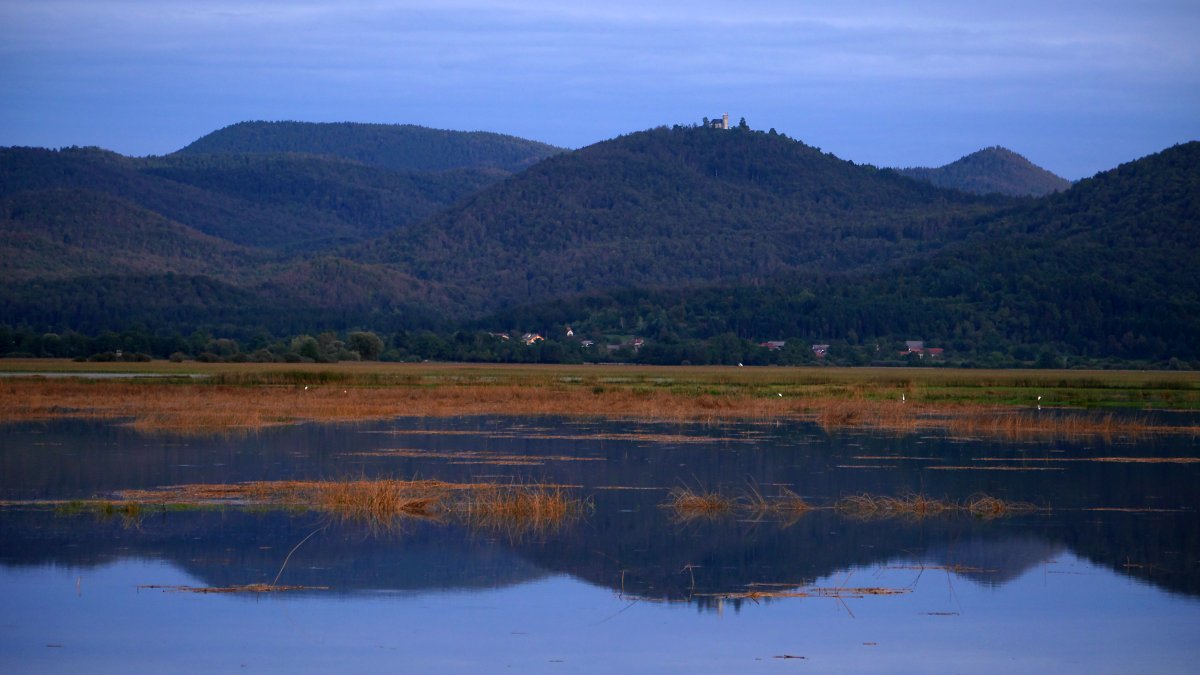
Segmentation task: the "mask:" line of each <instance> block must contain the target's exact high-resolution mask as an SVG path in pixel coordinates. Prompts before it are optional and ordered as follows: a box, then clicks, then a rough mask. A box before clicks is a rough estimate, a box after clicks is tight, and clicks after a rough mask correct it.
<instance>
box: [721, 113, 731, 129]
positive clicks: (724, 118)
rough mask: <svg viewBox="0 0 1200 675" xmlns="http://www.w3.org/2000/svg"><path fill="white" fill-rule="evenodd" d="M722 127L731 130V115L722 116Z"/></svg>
mask: <svg viewBox="0 0 1200 675" xmlns="http://www.w3.org/2000/svg"><path fill="white" fill-rule="evenodd" d="M721 125H722V126H721V128H722V129H728V128H729V113H725V114H724V115H721Z"/></svg>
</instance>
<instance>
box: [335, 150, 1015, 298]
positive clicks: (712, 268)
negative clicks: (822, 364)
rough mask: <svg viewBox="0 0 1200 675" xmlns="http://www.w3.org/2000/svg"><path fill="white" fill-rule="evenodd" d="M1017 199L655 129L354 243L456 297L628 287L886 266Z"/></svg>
mask: <svg viewBox="0 0 1200 675" xmlns="http://www.w3.org/2000/svg"><path fill="white" fill-rule="evenodd" d="M1012 204H1013V202H1009V201H1005V200H1004V199H1001V198H989V199H984V198H979V197H973V196H970V195H966V194H963V193H961V192H955V191H946V190H942V189H940V188H937V187H934V186H932V185H927V184H923V183H920V182H917V181H913V180H910V179H907V178H904V177H903V176H900V175H899V174H897V173H895V172H893V171H890V170H879V169H876V168H874V167H870V166H860V165H855V164H854V163H852V162H847V161H844V160H840V159H838V158H836V157H834V156H832V155H829V154H825V153H822V152H821V151H820V150H818V149H816V148H812V147H809V146H807V145H805V144H803V143H800V142H798V141H794V140H791V139H789V138H787V137H785V136H782V135H778V134H774V133H763V132H755V131H750V130H749V129H744V128H743V129H734V130H729V131H725V130H716V129H709V128H704V127H674V128H666V127H663V128H658V129H652V130H649V131H643V132H638V133H633V134H629V135H626V136H622V137H619V138H616V139H613V140H610V141H605V142H602V143H598V144H596V145H592V146H589V147H587V148H583V149H581V150H578V151H575V152H571V153H567V154H563V155H558V156H555V157H552V158H550V159H547V160H545V161H543V162H541V163H539V164H537V165H535V166H533V167H531V168H529V169H527V170H526V171H524V172H522V173H520V174H518V175H516V176H514V177H512V178H510V179H509V180H506V181H504V182H502V183H498V184H496V185H494V186H492V187H491V188H488V189H486V190H484V191H483V192H481V193H479V194H478V195H476V196H474V197H472V198H470V199H467V200H465V201H464V202H461V203H459V204H458V205H456V206H454V207H452V208H450V209H448V210H446V211H444V212H442V213H440V214H438V215H437V216H436V217H434V218H432V219H430V220H429V221H426V222H425V223H424V224H423V225H422V227H419V228H407V229H404V230H397V231H394V232H392V233H390V234H389V235H387V236H386V237H384V238H383V239H381V240H380V241H378V242H371V243H370V244H369V245H364V246H362V247H360V248H358V249H355V250H353V251H351V252H350V253H348V255H350V256H352V257H355V258H356V259H359V260H363V261H367V262H371V263H380V264H387V265H391V266H394V267H396V268H397V269H401V270H404V271H406V272H409V273H411V274H413V275H414V276H416V277H417V278H421V279H426V280H429V281H432V282H436V283H440V284H444V285H446V286H449V287H454V288H457V289H459V290H460V292H461V296H460V303H459V305H458V306H457V307H456V308H454V309H456V310H458V311H460V312H462V311H465V310H476V311H478V310H481V309H489V308H491V309H494V308H498V307H502V306H504V305H506V304H513V303H520V302H529V301H537V300H542V299H548V298H552V297H556V296H564V295H571V294H578V293H586V292H591V291H598V290H604V289H613V288H623V287H634V286H640V287H661V286H675V285H680V284H701V283H713V282H733V281H744V282H752V281H756V280H759V281H761V280H764V279H767V278H769V277H771V276H772V275H776V274H779V273H781V272H788V271H796V270H808V271H822V272H838V273H841V272H848V271H862V270H869V269H875V268H880V267H884V266H889V265H894V264H896V263H897V261H899V260H903V259H904V258H905V257H907V256H912V255H918V254H923V253H927V252H929V251H931V250H936V249H937V248H939V247H941V246H944V245H945V244H946V243H948V242H951V241H955V240H958V239H961V238H963V237H965V236H967V235H969V234H971V233H973V232H975V231H977V230H978V224H977V221H978V220H979V219H980V218H982V217H983V216H985V215H989V214H991V213H993V212H995V211H996V210H997V209H999V208H1003V207H1008V206H1011V205H1012Z"/></svg>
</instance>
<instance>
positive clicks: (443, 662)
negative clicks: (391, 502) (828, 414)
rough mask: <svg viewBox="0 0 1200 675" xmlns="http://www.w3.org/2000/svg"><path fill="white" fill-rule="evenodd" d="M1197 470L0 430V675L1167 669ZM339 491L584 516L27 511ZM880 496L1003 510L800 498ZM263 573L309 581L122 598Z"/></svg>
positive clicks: (1193, 568)
mask: <svg viewBox="0 0 1200 675" xmlns="http://www.w3.org/2000/svg"><path fill="white" fill-rule="evenodd" d="M1198 457H1200V440H1198V439H1196V438H1194V437H1191V436H1152V437H1147V438H1139V439H1128V438H1119V437H1118V438H1104V437H1092V438H1085V439H1052V440H1047V439H1042V440H1037V439H1034V440H1006V439H986V438H982V439H981V438H955V437H952V436H949V435H947V434H943V433H922V434H919V435H897V434H888V433H870V432H859V431H832V432H831V431H826V430H824V429H822V428H821V427H819V426H816V425H813V424H809V423H804V422H782V423H761V424H759V423H722V424H716V425H711V424H707V425H706V424H679V423H651V422H644V421H621V420H617V421H613V420H606V421H597V420H578V419H564V418H511V417H472V418H452V419H441V418H438V419H428V418H424V419H418V418H401V419H397V420H392V421H388V422H375V423H369V424H341V425H337V424H302V425H296V426H289V427H279V428H269V429H265V430H261V431H257V432H253V433H245V434H235V435H226V436H210V437H178V436H168V435H161V436H159V435H145V434H141V433H138V432H135V431H133V430H132V429H130V428H128V427H125V426H121V425H119V424H112V423H107V422H80V421H61V422H53V423H26V424H17V425H8V426H4V427H0V499H3V500H7V501H9V502H10V504H9V505H8V506H7V507H6V508H5V509H4V510H2V511H0V597H3V598H5V608H4V610H3V613H2V614H0V623H2V624H3V629H2V630H0V659H2V661H0V666H3V668H2V669H3V670H4V671H5V672H79V671H88V672H130V671H134V672H156V673H161V672H224V671H239V672H255V671H257V672H262V671H280V670H289V671H313V670H317V671H339V672H456V671H457V672H487V671H493V670H500V669H508V670H512V671H514V672H559V673H562V672H613V671H628V672H689V673H696V672H741V671H758V670H761V671H764V672H793V671H809V672H822V673H829V672H864V671H867V672H879V671H883V672H898V673H899V672H913V673H926V672H930V671H935V670H936V671H942V672H971V673H988V672H996V673H1001V672H1003V673H1012V672H1053V673H1072V672H1078V673H1096V672H1139V673H1190V672H1195V668H1196V665H1195V664H1196V663H1197V662H1200V641H1197V640H1196V635H1198V634H1200V512H1198V507H1200V490H1197V489H1196V486H1197V485H1200V481H1198V479H1200V463H1195V462H1187V461H1184V460H1188V459H1195V458H1198ZM1147 459H1154V460H1156V461H1153V462H1148V461H1145V460H1147ZM1097 460H1103V461H1097ZM1134 460H1142V461H1134ZM1166 460H1169V461H1166ZM364 477H365V478H376V477H389V478H414V477H418V478H436V479H440V480H445V481H453V482H472V481H488V482H501V483H506V484H508V483H528V482H542V483H553V484H560V485H569V486H573V487H572V488H571V491H572V493H573V494H576V495H578V496H579V497H581V498H583V499H585V500H586V504H587V507H586V508H585V510H584V513H583V515H582V516H580V517H579V518H577V519H574V520H571V521H570V522H567V523H564V524H563V525H561V526H560V527H556V528H551V529H549V530H533V531H512V530H488V529H480V528H471V527H468V526H466V525H463V524H461V523H455V522H435V521H430V520H427V519H413V520H411V521H406V522H403V523H400V524H399V525H397V526H394V527H387V528H381V527H379V526H377V525H373V524H371V523H362V522H355V521H340V520H331V519H330V518H329V517H328V516H325V515H322V514H320V513H317V512H312V511H305V510H278V509H262V508H237V507H231V506H226V507H223V508H204V509H172V508H166V509H163V508H157V509H156V508H153V507H145V508H143V509H142V510H141V512H140V513H139V514H136V515H135V516H125V517H123V516H121V515H119V514H113V515H105V514H104V513H102V512H98V511H95V510H90V511H86V510H85V511H82V512H77V511H74V510H71V509H64V508H62V507H61V506H60V507H57V508H55V507H50V506H45V505H37V504H36V503H34V502H36V501H39V500H57V501H61V500H71V499H88V498H94V497H101V498H103V497H106V496H108V495H111V494H112V493H113V492H114V491H117V490H124V489H133V488H154V487H158V486H167V485H180V484H192V483H237V482H244V481H264V480H299V479H306V480H307V479H347V478H350V479H359V478H364ZM681 487H684V488H690V489H693V490H696V491H720V492H723V493H726V494H729V495H738V494H742V493H746V492H758V493H760V494H762V495H767V496H772V495H775V494H777V493H778V492H779V491H780V490H781V489H782V488H786V489H788V490H791V491H794V492H795V493H797V494H799V495H801V496H803V497H804V499H805V500H806V501H807V502H808V503H810V504H811V505H813V506H814V507H817V508H814V509H812V510H810V511H807V512H804V513H801V514H794V515H781V514H753V513H748V512H746V511H745V510H738V511H734V512H730V513H723V514H717V515H715V516H713V517H697V518H689V517H683V516H681V514H679V513H676V512H674V511H672V510H670V509H667V508H664V507H663V503H664V501H665V500H666V499H667V496H668V492H669V491H670V490H671V489H672V488H681ZM908 493H920V494H923V495H927V496H929V497H932V498H937V499H943V500H950V501H956V502H957V501H963V500H966V499H968V498H970V497H972V496H973V495H981V494H985V495H989V496H992V497H997V498H999V499H1003V500H1007V501H1010V502H1023V503H1027V504H1029V505H1031V506H1032V507H1034V508H1032V509H1030V510H1027V511H1021V512H1017V513H1014V514H1011V515H1006V516H1003V517H998V518H980V517H975V516H972V515H970V514H969V513H965V512H953V513H948V514H941V515H936V516H931V517H926V518H915V517H902V516H893V517H887V516H883V515H876V516H874V517H868V516H865V515H864V514H861V513H849V512H846V511H844V510H838V509H835V508H827V507H832V506H834V505H835V504H837V503H838V501H839V500H842V499H844V498H846V497H851V496H855V495H860V494H871V495H881V496H901V495H905V494H908ZM11 502H17V503H16V504H13V503H11ZM289 556H290V557H289ZM276 578H278V583H279V584H281V585H283V584H286V585H295V586H308V587H321V590H300V591H294V592H287V593H282V592H281V593H270V594H247V593H240V594H200V593H192V592H182V591H179V590H176V589H172V588H150V587H151V586H157V587H175V586H189V587H204V588H216V587H228V586H234V585H243V584H252V583H271V582H272V581H273V580H275V579H276Z"/></svg>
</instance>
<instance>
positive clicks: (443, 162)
mask: <svg viewBox="0 0 1200 675" xmlns="http://www.w3.org/2000/svg"><path fill="white" fill-rule="evenodd" d="M563 151H564V149H563V148H557V147H554V146H552V145H548V144H546V143H539V142H537V141H530V140H527V139H524V138H518V137H516V136H506V135H503V134H497V133H492V132H485V131H448V130H443V129H430V128H428V127H422V126H417V125H414V124H362V123H357V122H340V123H318V122H261V121H259V122H239V123H237V124H233V125H230V126H227V127H225V128H224V129H219V130H217V131H214V132H212V133H210V134H207V135H205V136H203V137H201V138H199V139H197V140H196V141H194V142H192V143H191V144H189V145H188V146H186V147H184V148H182V149H181V150H179V151H178V152H177V153H175V154H179V155H197V154H246V153H255V154H278V153H303V154H312V155H322V156H328V157H338V158H341V159H347V160H352V161H356V162H362V163H364V164H369V165H372V166H380V167H384V168H387V169H392V170H395V171H448V170H452V169H477V170H482V169H496V170H500V171H503V172H505V173H513V172H516V171H520V170H522V169H525V168H527V167H529V166H532V165H533V164H536V163H537V162H539V161H541V160H543V159H546V158H547V157H552V156H554V155H557V154H559V153H561V152H563Z"/></svg>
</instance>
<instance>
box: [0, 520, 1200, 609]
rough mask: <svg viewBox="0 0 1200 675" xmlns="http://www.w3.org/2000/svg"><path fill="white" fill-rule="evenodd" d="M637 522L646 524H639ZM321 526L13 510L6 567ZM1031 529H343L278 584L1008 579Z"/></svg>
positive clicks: (638, 591) (643, 589) (1, 524)
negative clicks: (517, 535) (556, 577)
mask: <svg viewBox="0 0 1200 675" xmlns="http://www.w3.org/2000/svg"><path fill="white" fill-rule="evenodd" d="M639 521H645V523H643V524H642V525H641V526H634V523H636V522H639ZM646 523H649V524H646ZM322 525H323V523H322V521H321V520H320V519H319V518H317V517H314V516H312V515H297V514H285V513H244V512H237V511H225V512H216V511H214V512H174V513H151V514H148V515H146V516H144V517H143V518H142V519H141V520H140V522H138V523H131V522H125V521H122V520H121V519H119V518H109V519H99V518H97V517H95V516H93V515H76V516H58V515H55V514H53V513H51V512H47V511H9V512H6V513H4V514H3V516H0V563H3V564H4V565H8V566H25V565H44V564H54V565H70V566H83V567H87V566H92V565H99V564H104V563H106V562H110V561H113V560H117V559H122V558H131V557H136V558H152V559H162V560H165V561H167V562H170V563H172V564H174V565H176V566H178V567H180V568H181V569H183V570H185V571H187V572H188V573H190V574H192V575H194V576H195V577H197V578H198V579H199V580H200V583H202V584H204V585H210V586H228V585H235V584H246V583H260V582H262V583H267V582H270V581H272V580H273V579H274V577H275V575H276V574H277V573H278V572H279V567H280V565H281V564H282V561H283V559H284V558H285V557H286V556H287V553H288V551H290V550H291V549H292V547H293V546H295V545H296V543H297V542H299V541H301V540H302V539H304V538H305V537H306V536H307V535H308V534H310V533H311V532H312V531H313V530H314V529H317V528H319V527H321V526H322ZM1035 532H1036V533H1034V534H1031V533H1030V532H1029V531H1027V530H1023V529H1020V528H1016V527H1009V526H1007V525H1006V524H1004V523H996V522H981V521H975V520H972V519H968V518H959V519H951V520H948V521H941V522H930V521H926V522H895V521H892V522H855V521H848V520H846V519H844V518H842V517H840V516H838V515H837V514H835V513H832V512H827V511H826V512H816V513H810V514H808V515H806V516H804V517H803V518H801V519H800V520H799V521H797V522H795V523H792V524H790V525H787V526H781V524H779V523H770V522H762V523H753V522H729V521H725V522H694V523H690V524H678V523H672V522H671V521H670V519H669V518H667V516H666V514H664V513H651V514H645V513H641V514H638V513H609V514H607V515H603V514H596V515H595V516H594V517H593V518H591V519H589V520H588V521H587V522H586V523H580V524H577V525H576V526H575V527H573V528H571V529H570V530H569V531H567V532H564V533H561V534H560V535H558V536H554V537H552V538H550V539H548V540H546V541H532V540H531V541H524V542H521V541H518V542H515V543H513V542H509V541H507V539H506V537H504V536H503V535H496V534H495V533H492V534H488V533H472V532H468V531H466V530H464V529H462V528H459V527H455V526H448V525H441V524H429V523H414V524H412V525H410V526H408V527H406V528H405V529H404V530H401V531H390V532H372V531H371V530H369V529H368V528H364V527H362V526H355V525H346V524H332V525H329V526H328V527H327V528H326V529H325V530H322V531H321V532H319V533H318V534H317V535H316V536H314V537H312V538H311V539H310V540H308V541H307V542H305V543H304V544H303V546H302V547H301V548H300V549H299V550H297V552H296V554H295V555H294V556H293V557H292V559H291V561H290V562H289V564H288V566H287V569H286V571H285V573H284V575H283V577H281V580H280V581H281V582H282V583H288V584H299V585H319V586H329V587H331V588H332V590H333V591H334V592H347V593H353V592H360V591H378V590H387V591H436V590H454V589H470V588H483V587H493V586H505V585H511V584H516V583H521V582H523V581H527V580H532V579H536V578H538V577H541V576H544V575H546V574H550V573H561V574H568V575H571V576H573V577H576V578H579V579H581V580H584V581H586V582H588V583H591V584H594V585H598V586H602V587H607V588H611V589H613V590H614V591H615V592H622V593H624V594H626V595H630V596H640V597H647V598H657V599H672V600H681V599H685V598H688V597H690V596H692V595H693V594H698V593H729V592H738V591H742V590H745V588H746V587H747V585H748V584H751V583H756V582H757V583H794V584H796V585H803V584H805V583H810V582H812V581H813V580H815V579H819V578H823V577H828V576H830V575H834V574H837V573H839V572H841V571H843V570H845V569H847V568H852V567H870V566H875V565H895V564H914V565H919V564H927V565H934V566H942V567H963V568H968V569H965V570H958V571H956V574H958V575H959V576H961V577H965V578H968V579H970V580H972V581H975V582H977V583H982V584H990V585H997V586H999V585H1003V584H1004V583H1006V582H1008V581H1010V580H1012V579H1015V578H1016V577H1018V576H1020V575H1021V574H1022V573H1024V572H1025V571H1027V570H1028V569H1030V568H1032V567H1035V566H1036V565H1039V564H1042V563H1044V562H1046V561H1048V560H1050V559H1052V558H1054V557H1055V556H1056V555H1058V553H1059V552H1060V551H1062V550H1063V544H1062V543H1061V541H1062V540H1061V539H1056V538H1049V537H1048V536H1047V535H1050V534H1052V533H1053V534H1057V535H1059V536H1061V535H1062V534H1064V528H1062V527H1058V526H1055V527H1052V528H1047V529H1044V530H1037V531H1035ZM1089 532H1090V533H1092V534H1094V535H1099V536H1100V537H1101V539H1102V541H1106V535H1105V533H1104V532H1102V531H1097V530H1095V529H1094V528H1093V529H1091V530H1088V529H1087V528H1085V529H1084V530H1083V531H1077V532H1076V535H1075V538H1076V539H1077V544H1079V545H1080V547H1081V548H1082V550H1083V551H1084V553H1085V555H1089V557H1092V558H1093V560H1095V561H1096V562H1098V563H1100V564H1104V565H1106V566H1108V567H1110V568H1112V569H1114V570H1116V571H1118V572H1121V573H1123V574H1128V575H1131V576H1134V577H1138V578H1142V579H1145V580H1147V581H1150V582H1153V583H1154V584H1155V585H1159V586H1162V587H1164V588H1166V589H1168V590H1171V591H1174V592H1182V593H1189V594H1197V593H1198V592H1200V591H1198V589H1197V585H1196V576H1197V575H1196V574H1195V572H1196V570H1195V569H1194V565H1193V566H1192V568H1191V569H1190V570H1188V569H1187V568H1182V569H1181V568H1179V567H1170V566H1169V563H1168V562H1166V561H1165V560H1163V559H1162V558H1161V557H1159V558H1156V559H1151V560H1157V562H1149V563H1140V564H1136V565H1134V566H1126V565H1127V564H1128V563H1127V561H1126V559H1125V558H1122V557H1117V558H1114V556H1113V555H1111V554H1110V555H1109V556H1107V557H1096V556H1091V555H1090V553H1091V552H1093V551H1091V550H1089V548H1088V547H1089V546H1090V547H1093V548H1094V549H1098V550H1099V549H1103V546H1101V545H1100V544H1101V543H1102V542H1101V541H1095V540H1093V539H1092V538H1090V537H1088V536H1086V535H1087V534H1088V533H1089ZM1072 548H1076V547H1074V546H1073V547H1072ZM1109 550H1113V549H1109ZM1129 560H1134V558H1132V557H1129ZM1142 560H1144V558H1143V559H1142ZM914 574H915V572H914ZM154 581H155V580H153V579H147V580H146V583H154ZM697 600H700V599H699V598H698V599H697Z"/></svg>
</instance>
